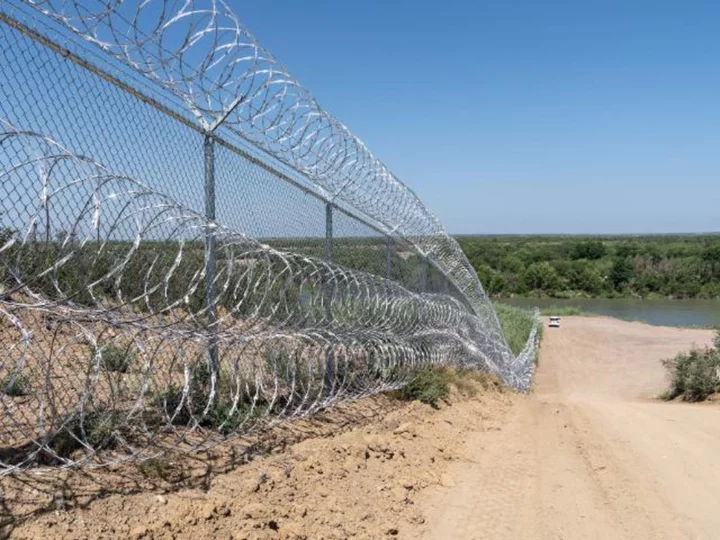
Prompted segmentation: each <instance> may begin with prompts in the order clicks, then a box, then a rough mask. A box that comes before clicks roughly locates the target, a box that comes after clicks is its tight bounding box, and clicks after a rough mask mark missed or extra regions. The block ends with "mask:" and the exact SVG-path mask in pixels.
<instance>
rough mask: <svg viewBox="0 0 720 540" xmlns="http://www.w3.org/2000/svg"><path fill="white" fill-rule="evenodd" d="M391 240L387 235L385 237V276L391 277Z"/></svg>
mask: <svg viewBox="0 0 720 540" xmlns="http://www.w3.org/2000/svg"><path fill="white" fill-rule="evenodd" d="M391 276H392V240H391V239H390V237H389V236H388V237H387V238H386V239H385V277H386V278H388V279H392V277H391Z"/></svg>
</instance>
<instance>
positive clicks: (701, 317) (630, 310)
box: [498, 298, 720, 327]
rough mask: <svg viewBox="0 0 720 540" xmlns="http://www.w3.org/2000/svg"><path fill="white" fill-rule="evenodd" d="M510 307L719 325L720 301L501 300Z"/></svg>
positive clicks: (667, 323) (669, 323)
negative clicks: (554, 308)
mask: <svg viewBox="0 0 720 540" xmlns="http://www.w3.org/2000/svg"><path fill="white" fill-rule="evenodd" d="M498 302H502V303H504V304H509V305H511V306H517V307H523V308H533V307H539V308H540V309H545V308H548V307H551V306H573V307H577V308H579V309H580V310H582V311H585V312H587V313H595V314H598V315H607V316H608V317H615V318H618V319H624V320H626V321H643V322H646V323H648V324H654V325H659V326H685V327H708V326H720V300H665V299H663V300H639V299H636V298H573V299H558V298H504V299H501V300H498Z"/></svg>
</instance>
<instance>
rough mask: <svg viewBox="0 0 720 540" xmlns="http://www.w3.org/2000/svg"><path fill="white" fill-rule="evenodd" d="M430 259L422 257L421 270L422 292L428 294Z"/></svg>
mask: <svg viewBox="0 0 720 540" xmlns="http://www.w3.org/2000/svg"><path fill="white" fill-rule="evenodd" d="M428 270H429V268H428V258H427V256H425V255H423V256H422V264H421V270H420V292H427V289H428Z"/></svg>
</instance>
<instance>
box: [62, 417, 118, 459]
mask: <svg viewBox="0 0 720 540" xmlns="http://www.w3.org/2000/svg"><path fill="white" fill-rule="evenodd" d="M125 418H126V416H125V413H124V412H122V411H112V410H103V409H99V410H96V411H92V412H88V413H86V414H84V415H83V416H79V415H78V416H74V417H73V418H71V419H70V420H69V421H68V422H67V423H66V424H65V425H64V426H63V428H62V429H61V430H60V431H59V432H58V433H57V434H56V435H55V436H54V437H53V439H52V441H51V442H50V444H49V447H50V448H51V449H52V450H53V451H54V452H55V453H56V454H57V455H58V456H60V457H64V458H69V457H70V456H71V455H72V453H73V452H75V451H76V450H80V449H82V448H84V447H85V446H84V444H83V443H85V444H87V445H89V446H90V447H92V448H93V449H95V450H99V449H101V448H104V449H108V448H114V447H115V446H116V445H117V442H118V440H117V439H116V437H115V435H116V434H117V433H118V432H119V431H120V429H121V427H122V425H123V423H124V421H125Z"/></svg>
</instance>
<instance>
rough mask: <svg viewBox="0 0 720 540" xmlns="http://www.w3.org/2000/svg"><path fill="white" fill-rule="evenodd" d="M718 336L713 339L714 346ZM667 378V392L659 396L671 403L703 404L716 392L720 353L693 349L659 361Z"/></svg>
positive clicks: (718, 387) (718, 382) (707, 349)
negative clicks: (668, 384)
mask: <svg viewBox="0 0 720 540" xmlns="http://www.w3.org/2000/svg"><path fill="white" fill-rule="evenodd" d="M718 341H720V334H719V335H718V337H716V339H715V343H716V345H717V344H718ZM663 365H664V366H665V368H666V369H667V370H668V374H669V376H670V388H669V389H668V390H667V391H666V392H665V393H664V394H663V395H662V396H661V397H662V398H663V399H667V400H671V399H675V398H678V397H681V398H682V399H683V400H684V401H703V400H705V399H707V398H708V397H710V396H711V395H712V394H715V393H717V392H719V391H720V377H719V374H720V351H719V350H718V349H713V348H706V349H693V350H691V351H690V352H687V353H680V354H678V355H677V356H675V358H671V359H669V360H663Z"/></svg>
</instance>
